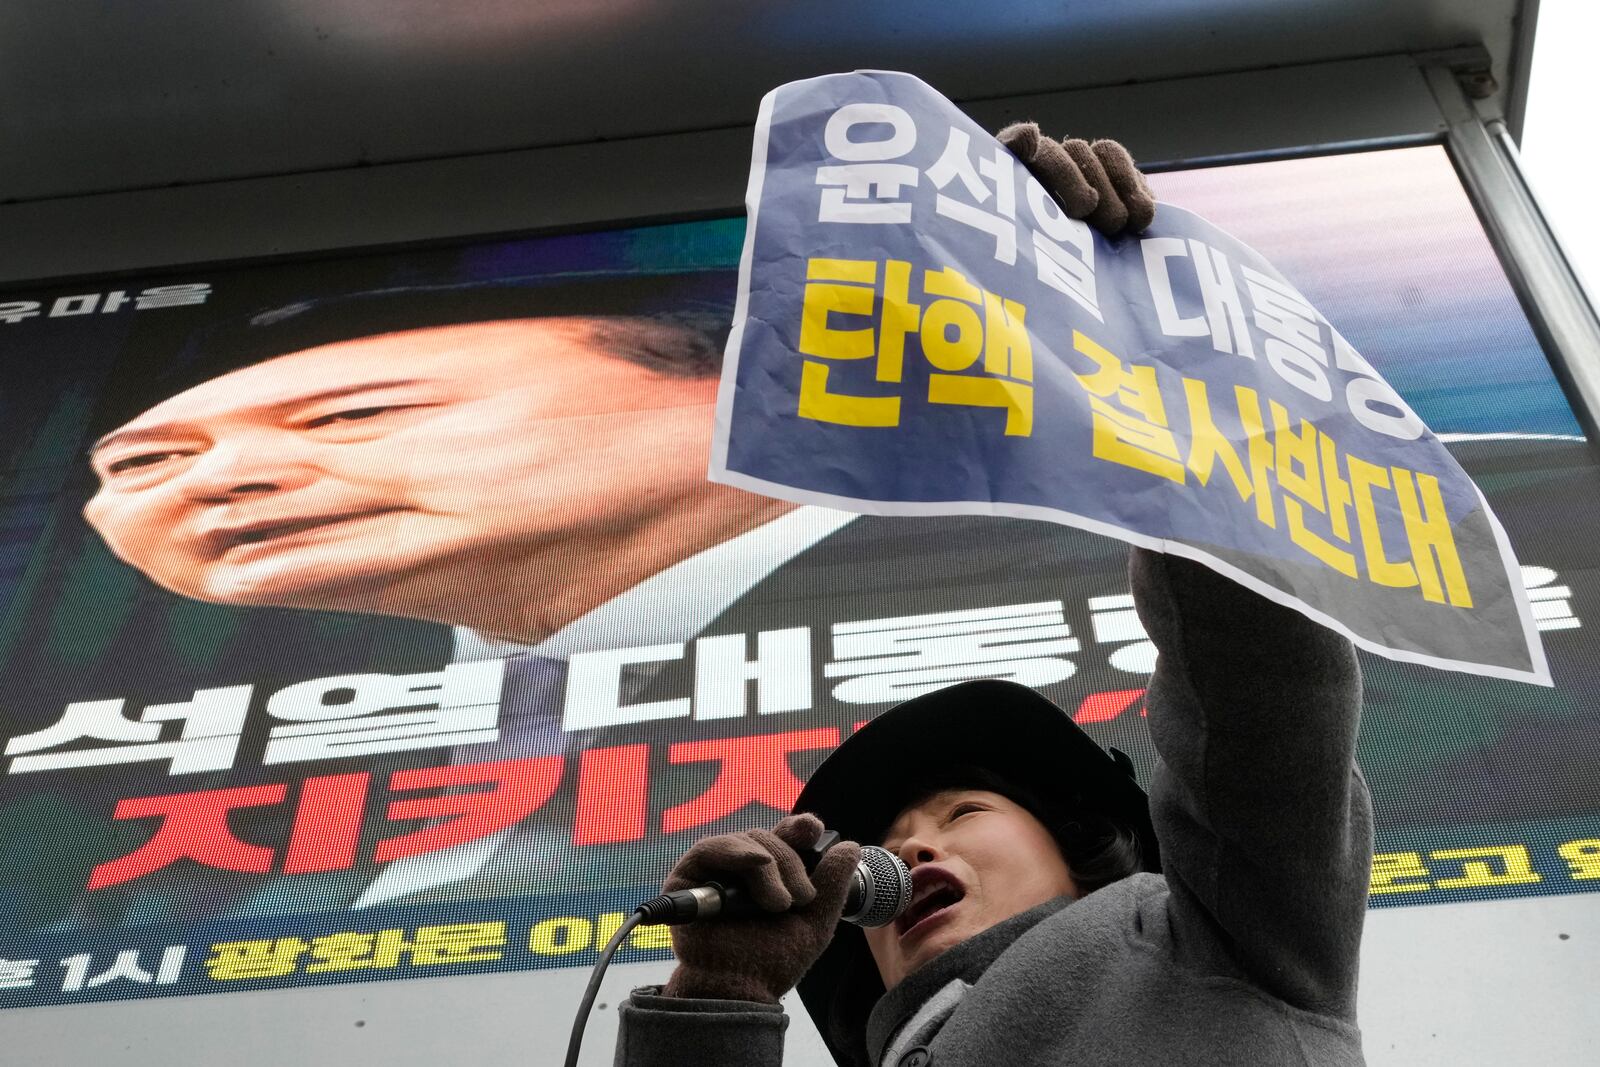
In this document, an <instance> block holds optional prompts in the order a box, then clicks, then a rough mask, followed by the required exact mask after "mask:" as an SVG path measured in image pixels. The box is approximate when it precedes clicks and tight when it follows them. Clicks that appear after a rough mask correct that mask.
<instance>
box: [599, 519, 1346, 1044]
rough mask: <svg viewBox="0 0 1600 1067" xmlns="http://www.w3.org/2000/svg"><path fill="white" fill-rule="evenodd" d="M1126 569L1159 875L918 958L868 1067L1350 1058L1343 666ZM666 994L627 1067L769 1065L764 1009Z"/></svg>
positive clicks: (646, 997) (1281, 624)
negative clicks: (1135, 618) (1147, 666)
mask: <svg viewBox="0 0 1600 1067" xmlns="http://www.w3.org/2000/svg"><path fill="white" fill-rule="evenodd" d="M1131 574H1132V580H1133V592H1134V598H1135V601H1136V603H1137V604H1138V607H1139V613H1140V616H1141V618H1142V619H1143V620H1144V623H1145V628H1146V630H1147V631H1148V632H1149V634H1150V637H1151V639H1152V640H1153V641H1155V643H1156V646H1157V648H1158V649H1159V650H1160V657H1159V660H1158V662H1157V666H1156V670H1155V674H1154V676H1153V677H1152V679H1151V682H1150V690H1149V693H1148V696H1147V704H1148V708H1149V721H1150V731H1151V735H1152V737H1153V739H1154V741H1155V746H1156V750H1157V753H1158V755H1159V760H1158V762H1157V765H1156V768H1155V772H1154V775H1153V778H1152V782H1151V788H1150V796H1151V814H1152V817H1153V820H1154V824H1155V829H1156V834H1157V836H1158V838H1159V840H1160V842H1161V859H1162V867H1163V872H1164V873H1163V874H1161V875H1151V874H1140V875H1135V876H1133V877H1131V878H1128V879H1125V880H1123V881H1121V882H1118V883H1115V884H1113V885H1111V886H1107V887H1106V888H1104V889H1101V890H1099V891H1098V892H1095V893H1091V894H1090V895H1088V896H1086V897H1084V898H1082V899H1080V900H1076V901H1074V900H1070V899H1067V898H1060V899H1057V900H1054V901H1050V902H1048V903H1046V904H1043V905H1040V906H1039V907H1037V908H1034V909H1033V910H1032V911H1029V912H1026V913H1024V914H1022V915H1018V916H1015V917H1013V918H1011V919H1009V920H1006V921H1005V922H1003V923H1000V924H999V925H997V926H994V927H991V928H990V929H989V930H986V931H984V932H983V933H982V934H979V935H977V936H976V937H973V938H970V939H969V940H967V941H966V942H964V943H962V944H961V945H958V946H956V947H955V948H953V949H951V950H949V951H948V952H946V953H944V954H943V955H941V956H938V957H937V958H935V959H934V960H932V961H931V962H929V963H928V964H927V965H926V966H924V967H923V968H922V969H921V970H919V971H917V972H915V973H914V974H912V975H911V976H909V977H908V978H906V979H905V980H904V981H903V982H901V983H900V984H899V985H898V986H896V987H895V988H894V989H892V990H890V991H889V992H888V993H887V994H885V995H884V996H883V997H882V998H881V999H880V1000H879V1001H878V1003H877V1005H876V1006H875V1007H874V1008H873V1010H872V1015H871V1018H870V1021H869V1023H868V1025H867V1030H866V1033H864V1034H863V1035H862V1042H863V1046H864V1049H863V1050H864V1053H865V1058H866V1059H867V1061H868V1062H870V1063H872V1064H873V1065H874V1067H994V1065H1005V1067H1034V1065H1045V1064H1161V1065H1174V1067H1175V1065H1180V1064H1195V1065H1202V1064H1203V1065H1217V1064H1224V1065H1225V1064H1240V1065H1250V1067H1262V1065H1271V1067H1278V1065H1301V1064H1304V1065H1313V1064H1314V1065H1319V1067H1321V1065H1341V1067H1342V1065H1351V1064H1361V1063H1362V1062H1363V1058H1362V1054H1361V1035H1360V1031H1359V1030H1358V1029H1357V1027H1356V1019H1355V1003H1356V970H1357V962H1358V953H1359V948H1360V940H1361V924H1362V920H1363V918H1364V917H1365V914H1366V899H1367V884H1368V878H1369V870H1370V865H1371V857H1372V820H1371V809H1370V803H1369V798H1368V794H1367V788H1366V783H1365V782H1364V781H1363V780H1362V778H1361V773H1360V771H1359V770H1358V769H1357V767H1356V765H1355V760H1354V753H1355V740H1356V725H1357V721H1358V719H1359V715H1360V707H1361V679H1360V672H1359V669H1358V667H1357V665H1356V659H1355V654H1354V650H1353V649H1352V648H1351V647H1350V644H1349V642H1348V641H1346V640H1344V639H1343V638H1341V637H1339V636H1337V635H1336V634H1334V633H1332V632H1331V631H1329V630H1326V629H1324V628H1322V627H1320V626H1318V625H1316V624H1314V623H1312V622H1310V621H1308V620H1306V619H1305V618H1304V617H1302V616H1301V615H1299V614H1298V613H1296V612H1293V611H1290V610H1288V609H1286V608H1283V607H1280V606H1278V605H1275V604H1272V603H1270V602H1268V601H1266V600H1265V599H1263V598H1261V597H1259V596H1257V595H1255V594H1254V593H1251V592H1248V591H1247V590H1245V589H1243V588H1242V587H1240V586H1238V585H1236V584H1234V583H1232V582H1230V581H1227V580H1226V579H1223V578H1221V577H1219V576H1217V575H1215V574H1213V573H1211V572H1210V571H1208V570H1206V569H1204V568H1202V567H1200V566H1198V565H1196V564H1194V563H1191V562H1188V561H1185V560H1182V559H1178V558H1176V557H1172V556H1164V555H1158V554H1155V553H1150V552H1144V551H1140V550H1136V551H1135V552H1134V554H1133V560H1132V566H1131ZM658 993H659V990H657V989H654V988H647V989H641V990H636V991H635V992H634V994H633V996H632V997H631V998H630V1000H629V1002H628V1003H626V1004H624V1005H623V1006H622V1028H621V1032H620V1034H619V1038H618V1044H617V1058H616V1063H617V1064H618V1065H619V1067H666V1065H669V1064H674V1065H675V1064H696V1065H723V1064H727V1065H734V1064H739V1065H774V1067H775V1065H777V1064H779V1063H781V1062H782V1050H783V1030H784V1027H785V1026H786V1025H787V1022H788V1020H787V1018H786V1016H785V1015H784V1014H783V1012H782V1009H781V1008H780V1007H779V1006H778V1005H769V1004H756V1003H745V1002H736V1001H699V1000H673V999H669V998H665V997H661V996H659V995H658ZM886 1051H892V1052H893V1054H894V1059H891V1060H889V1061H888V1062H887V1063H886V1062H885V1058H884V1056H885V1052H886Z"/></svg>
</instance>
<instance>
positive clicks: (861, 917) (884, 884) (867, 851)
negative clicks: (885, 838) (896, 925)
mask: <svg viewBox="0 0 1600 1067" xmlns="http://www.w3.org/2000/svg"><path fill="white" fill-rule="evenodd" d="M910 903H911V871H910V870H909V869H908V868H907V867H906V865H905V864H904V863H902V862H901V860H900V857H899V856H896V855H895V854H894V853H893V852H890V851H889V850H888V849H886V848H879V847H878V846H877V845H862V846H861V862H860V863H859V864H857V865H856V873H855V877H854V878H853V879H851V881H850V893H849V895H848V896H847V897H846V898H845V905H844V915H842V916H840V917H841V918H842V919H844V921H845V922H847V923H854V924H855V925H856V926H887V925H889V924H890V923H892V922H894V920H895V919H896V918H897V917H899V915H900V913H901V912H903V911H905V910H906V906H907V905H909V904H910Z"/></svg>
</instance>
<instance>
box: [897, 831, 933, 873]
mask: <svg viewBox="0 0 1600 1067" xmlns="http://www.w3.org/2000/svg"><path fill="white" fill-rule="evenodd" d="M898 853H899V856H900V860H901V862H902V863H904V864H905V865H906V866H907V867H915V866H916V865H917V864H919V863H932V862H934V861H935V860H937V859H940V858H942V857H943V856H944V851H943V850H942V849H940V848H939V846H938V845H936V844H935V843H934V842H932V841H930V840H928V839H927V838H922V837H908V838H906V839H905V840H904V841H903V842H901V844H900V848H899V849H898Z"/></svg>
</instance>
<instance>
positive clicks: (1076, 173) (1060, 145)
mask: <svg viewBox="0 0 1600 1067" xmlns="http://www.w3.org/2000/svg"><path fill="white" fill-rule="evenodd" d="M995 137H996V138H997V139H998V140H999V141H1000V143H1001V144H1003V145H1005V146H1006V147H1007V148H1009V149H1010V150H1011V154H1012V155H1014V156H1016V157H1017V158H1018V159H1020V160H1022V162H1023V164H1024V165H1026V166H1027V168H1028V170H1030V171H1031V172H1032V173H1033V176H1034V177H1035V178H1038V179H1039V183H1040V184H1041V185H1043V186H1044V187H1045V188H1046V189H1048V190H1049V191H1050V192H1051V193H1053V194H1055V197H1056V199H1057V200H1059V201H1060V202H1061V206H1062V207H1063V208H1065V209H1066V211H1067V215H1068V216H1070V217H1071V218H1075V219H1082V220H1083V221H1084V222H1087V223H1088V224H1089V225H1090V226H1093V227H1094V228H1095V229H1097V230H1099V231H1100V232H1101V233H1103V234H1105V235H1106V236H1107V237H1115V236H1117V234H1119V233H1122V232H1123V231H1124V230H1126V231H1128V232H1131V233H1139V232H1141V231H1143V230H1146V229H1148V228H1149V226H1150V223H1152V222H1154V221H1155V217H1156V198H1155V195H1154V194H1153V193H1151V192H1150V186H1149V185H1148V184H1146V183H1145V180H1144V175H1143V174H1140V173H1139V168H1138V167H1136V166H1135V165H1134V162H1133V157H1132V156H1130V155H1129V154H1128V150H1127V149H1126V148H1123V147H1122V146H1121V145H1120V144H1118V143H1117V142H1115V141H1096V142H1095V143H1094V144H1090V143H1089V142H1087V141H1082V140H1079V139H1077V138H1071V139H1069V140H1065V141H1052V140H1051V139H1050V138H1048V137H1046V136H1045V135H1044V134H1042V133H1040V132H1039V126H1038V124H1037V123H1032V122H1018V123H1014V124H1013V125H1010V126H1007V127H1006V128H1005V129H1003V130H1001V131H1000V132H999V133H997V134H995Z"/></svg>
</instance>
